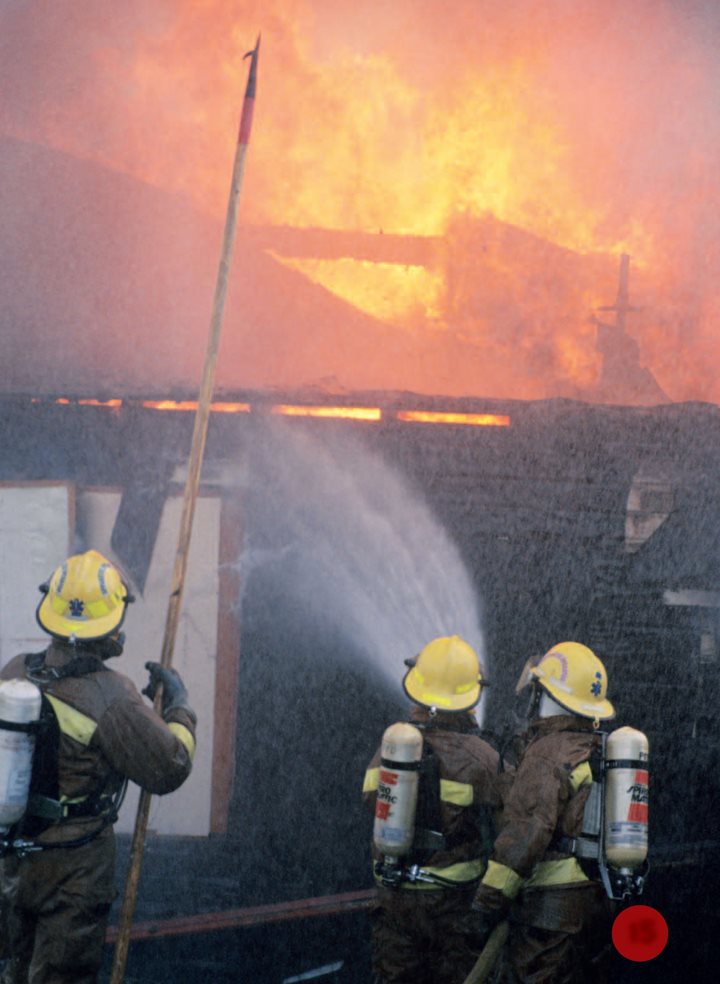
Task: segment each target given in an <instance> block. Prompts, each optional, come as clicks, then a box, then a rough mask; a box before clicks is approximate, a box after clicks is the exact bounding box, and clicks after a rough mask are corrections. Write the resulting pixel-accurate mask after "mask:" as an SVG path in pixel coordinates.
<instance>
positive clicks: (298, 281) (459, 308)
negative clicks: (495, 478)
mask: <svg viewBox="0 0 720 984" xmlns="http://www.w3.org/2000/svg"><path fill="white" fill-rule="evenodd" d="M372 6H373V5H367V4H363V3H353V4H352V5H346V4H344V3H335V2H332V3H331V2H329V0H317V2H313V3H312V4H310V3H306V2H303V0H300V2H298V3H293V4H287V3H284V2H281V0H269V2H267V3H263V4H261V5H258V4H257V3H255V2H254V0H247V2H244V3H240V4H238V3H230V2H229V0H216V2H214V3H212V4H208V5H198V4H188V3H186V2H184V0H164V2H163V3H162V4H160V5H153V4H145V3H144V2H139V0H138V2H133V3H131V4H130V5H123V10H122V11H120V10H119V9H118V8H117V7H116V5H112V4H110V3H107V2H99V3H98V5H97V7H96V9H95V10H94V12H93V13H92V14H90V13H87V12H84V13H83V15H82V16H79V15H78V14H77V11H76V9H75V5H73V4H72V3H68V2H67V0H54V2H52V3H48V2H46V0H36V2H35V3H33V4H31V5H26V4H19V5H17V4H15V5H8V6H7V9H3V13H2V15H0V18H1V26H2V31H0V37H1V38H2V39H3V40H2V41H0V44H2V55H3V57H2V59H0V61H1V63H2V73H3V75H2V78H3V85H4V92H5V93H6V98H5V99H4V101H3V105H2V107H1V108H0V131H1V132H3V133H4V134H6V137H5V138H4V140H3V144H2V154H1V157H0V159H1V160H2V164H3V179H4V180H3V184H4V187H3V190H2V192H0V197H1V201H0V206H1V217H2V219H3V242H2V247H1V248H2V253H3V256H2V258H3V260H4V262H5V266H6V269H5V270H4V272H3V281H2V284H1V288H2V305H1V307H0V316H1V317H2V324H3V328H4V331H5V334H6V336H8V338H9V342H8V344H9V352H8V354H9V359H6V365H8V364H9V365H10V367H11V372H10V374H9V375H10V378H9V379H8V380H7V382H6V384H5V385H6V386H8V387H10V388H18V387H20V388H33V389H34V388H35V387H36V386H37V385H38V381H40V385H42V386H43V387H45V388H52V389H56V390H57V389H60V388H63V389H65V388H66V387H67V386H69V385H72V388H77V387H75V386H74V380H76V379H79V380H81V382H82V383H85V382H86V381H87V379H88V377H91V378H92V379H93V380H96V381H97V383H98V384H102V385H103V386H107V387H112V388H114V387H115V386H116V385H117V384H118V383H121V384H122V387H123V389H127V388H131V387H135V386H137V387H138V388H142V389H146V388H147V385H148V384H149V383H157V384H158V385H160V386H162V387H163V388H167V387H168V386H171V385H173V384H178V385H179V384H186V383H188V382H191V381H194V380H195V379H196V378H197V372H198V369H197V365H198V362H199V361H200V359H199V356H198V353H199V351H200V350H201V348H202V343H203V339H204V337H205V330H206V324H207V321H208V317H209V307H210V298H211V294H212V282H213V277H214V271H215V267H216V263H217V252H218V245H219V234H220V229H221V225H222V219H221V215H222V209H223V205H224V202H225V196H226V191H227V182H228V175H229V170H230V168H229V163H230V156H231V152H232V144H233V136H234V135H235V134H236V132H237V116H238V112H239V103H240V98H241V94H242V90H243V83H244V64H243V59H242V56H243V54H244V53H245V51H247V49H248V48H249V47H250V45H251V44H252V42H253V41H254V39H255V37H256V35H257V32H258V30H261V31H262V33H263V71H262V75H261V78H260V81H259V87H258V99H257V110H256V126H255V130H254V134H253V147H252V150H251V154H250V157H249V162H248V173H247V181H246V189H245V191H244V193H243V203H242V210H241V211H242V215H241V228H242V229H243V230H245V231H246V232H247V231H249V230H250V228H251V227H252V228H257V229H262V230H264V231H267V230H268V229H269V230H271V231H272V230H278V229H281V230H282V231H281V232H278V233H277V236H275V234H273V235H271V236H270V239H269V240H268V238H267V237H266V236H264V233H263V236H264V239H263V246H262V248H260V246H259V239H258V237H255V238H254V239H253V237H252V236H251V237H249V238H248V237H247V236H246V237H245V238H244V239H243V237H242V236H241V237H240V241H239V242H238V248H237V251H236V261H235V264H234V269H233V271H232V279H231V291H232V293H233V296H232V297H231V298H230V310H229V311H228V318H227V329H228V330H227V332H226V335H227V336H229V340H227V341H226V342H224V347H225V351H224V353H223V357H222V359H221V367H220V371H219V375H218V384H219V385H220V386H229V387H236V386H253V387H254V386H258V385H261V386H280V387H284V386H287V385H292V386H297V385H298V384H301V383H302V384H307V383H313V382H316V381H317V380H322V379H325V378H331V379H332V378H334V379H336V380H337V381H339V384H340V385H341V386H344V387H347V388H351V389H357V388H361V389H362V388H367V387H370V388H377V387H382V388H390V389H415V390H420V391H425V392H432V393H448V394H453V395H486V396H500V397H508V398H521V399H532V398H539V397H547V396H558V395H566V396H588V395H589V397H590V398H591V399H597V398H599V399H607V400H608V401H611V402H645V403H647V402H653V401H654V400H655V399H659V400H660V399H662V398H663V397H664V394H668V396H669V397H670V398H671V399H676V400H687V399H695V400H697V399H700V400H716V399H718V398H719V397H720V391H719V390H718V385H719V384H718V382H717V379H716V374H715V373H714V370H713V366H714V363H715V361H716V346H717V342H716V338H715V335H716V333H715V330H714V325H715V313H716V311H717V310H718V296H717V288H716V285H717V283H718V282H720V278H718V268H719V267H720V254H719V253H718V250H717V241H718V237H717V235H716V226H717V217H716V204H715V203H716V201H717V195H716V192H715V172H714V168H713V163H712V162H713V161H714V160H716V158H717V152H716V151H717V149H716V146H715V144H716V142H717V137H716V134H715V127H714V126H713V125H711V119H712V117H711V115H710V113H709V112H708V111H709V110H712V109H713V107H714V105H715V99H714V86H715V82H716V76H717V69H716V65H715V59H714V57H713V52H712V46H711V45H708V43H707V42H708V39H711V38H714V37H715V36H716V34H717V32H718V31H719V30H720V24H719V23H718V18H717V16H716V15H715V13H714V12H713V10H711V9H710V7H708V6H707V5H703V6H702V9H700V5H697V4H694V3H693V4H689V5H682V7H683V9H682V10H681V9H679V8H678V5H676V4H672V3H670V2H665V0H661V2H658V3H649V2H648V3H646V2H645V0H643V2H638V3H635V4H632V5H629V4H627V3H621V2H620V0H610V2H609V3H600V2H592V3H588V4H584V5H583V6H582V9H579V8H578V7H577V5H570V6H569V7H568V8H567V9H565V8H564V7H563V6H562V5H561V7H558V5H557V4H555V3H547V2H540V3H529V2H528V3H525V2H521V3H518V4H513V5H505V7H507V9H505V7H503V5H498V4H492V3H479V4H478V3H476V2H474V0H473V2H472V3H470V2H469V0H459V2H458V3H456V4H453V5H452V9H451V10H450V9H448V7H447V5H446V4H444V3H440V2H439V0H429V2H428V3H424V4H423V5H422V10H419V9H418V6H417V4H415V3H412V2H409V0H398V3H396V4H393V5H392V7H391V8H387V9H385V8H384V10H383V14H382V16H381V17H378V15H377V12H375V13H371V12H370V10H371V7H372ZM128 7H129V8H131V9H128ZM690 7H692V8H697V9H694V12H693V11H690V9H689V8H690ZM559 10H562V11H563V14H562V16H559V13H558V12H559ZM59 51H62V57H60V56H59V55H58V52H59ZM428 66H431V67H432V70H428ZM20 141H22V143H20ZM41 148H45V150H44V152H43V151H42V150H41ZM49 148H54V150H55V152H56V154H58V155H60V156H53V157H52V158H51V154H50V151H49ZM62 155H72V157H68V156H62ZM131 177H132V179H134V180H131ZM152 189H162V190H161V191H159V190H155V191H153V190H152ZM298 230H300V238H301V239H302V242H301V243H299V238H298V235H296V233H298ZM313 230H315V233H313ZM318 230H321V233H320V232H318ZM330 233H332V235H333V236H336V237H338V236H340V237H342V236H344V237H346V239H347V240H348V242H346V243H345V244H344V245H343V246H342V247H341V248H340V247H338V246H337V239H336V244H335V245H334V246H332V248H329V246H328V243H327V241H322V240H323V236H326V237H327V235H329V234H330ZM293 237H294V238H295V243H294V245H292V244H289V242H288V240H289V239H290V238H293ZM260 238H263V237H260ZM383 238H386V240H387V242H386V243H385V244H381V240H382V239H383ZM273 239H276V240H277V241H276V242H274V243H273V242H272V240H273ZM313 242H315V243H316V244H317V243H318V242H319V246H318V245H315V246H313V245H312V244H313ZM290 247H292V250H293V251H289V249H290ZM338 250H339V252H338ZM621 254H628V255H630V256H632V260H633V294H634V297H635V298H636V299H637V303H638V305H639V306H640V307H641V308H642V311H641V312H640V313H638V315H637V316H636V317H634V318H633V321H632V325H631V326H629V327H628V328H627V334H628V336H629V339H630V343H631V344H630V343H629V344H628V345H626V346H625V349H626V351H628V352H630V353H631V358H632V360H633V362H634V367H635V369H636V370H637V371H633V372H630V373H629V374H628V373H625V372H624V367H623V366H622V365H621V366H620V369H621V371H620V374H619V375H620V377H621V378H620V385H618V378H617V377H618V374H617V373H613V378H612V379H610V380H608V379H607V378H604V370H603V356H604V355H605V356H606V354H607V353H606V352H605V353H601V352H600V351H598V347H597V344H596V341H597V340H596V327H595V325H594V324H593V322H592V320H591V318H592V314H593V312H594V311H596V310H597V309H598V307H600V306H601V305H603V304H607V301H608V298H609V297H612V294H613V292H614V289H615V282H616V275H617V274H616V271H617V260H618V257H619V256H620V255H621ZM30 346H32V353H33V354H32V356H30V355H29V353H28V349H29V348H30ZM648 373H649V374H651V377H652V379H654V380H655V381H656V382H657V389H655V388H654V387H653V385H652V382H649V381H648V376H647V374H648ZM605 375H606V374H605ZM31 384H32V385H31ZM93 389H97V387H93Z"/></svg>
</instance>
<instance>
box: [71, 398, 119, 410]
mask: <svg viewBox="0 0 720 984" xmlns="http://www.w3.org/2000/svg"><path fill="white" fill-rule="evenodd" d="M77 402H78V406H81V407H110V408H111V409H116V408H117V407H121V406H122V403H123V401H122V400H117V399H115V400H78V401H77Z"/></svg>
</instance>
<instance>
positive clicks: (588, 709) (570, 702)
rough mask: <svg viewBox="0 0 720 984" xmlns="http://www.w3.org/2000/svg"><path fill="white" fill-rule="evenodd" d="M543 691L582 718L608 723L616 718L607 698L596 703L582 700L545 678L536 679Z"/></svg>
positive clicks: (571, 712)
mask: <svg viewBox="0 0 720 984" xmlns="http://www.w3.org/2000/svg"><path fill="white" fill-rule="evenodd" d="M534 679H535V680H537V682H538V683H539V684H540V686H541V687H542V688H543V690H545V691H547V693H548V694H550V696H551V697H552V699H553V700H554V701H556V702H557V703H558V704H560V706H561V707H564V708H565V710H566V711H569V713H570V714H579V715H580V717H585V718H592V719H597V720H599V721H607V720H609V719H610V718H614V717H615V708H614V707H613V705H612V704H611V703H610V701H609V700H608V699H607V698H603V699H602V700H596V701H588V700H581V699H580V698H579V697H575V696H574V695H573V694H567V693H565V691H564V690H562V689H561V688H560V687H555V686H553V684H552V683H551V682H549V681H548V680H546V679H544V678H543V677H537V676H535V677H534Z"/></svg>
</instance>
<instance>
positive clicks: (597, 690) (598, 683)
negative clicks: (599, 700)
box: [590, 670, 602, 697]
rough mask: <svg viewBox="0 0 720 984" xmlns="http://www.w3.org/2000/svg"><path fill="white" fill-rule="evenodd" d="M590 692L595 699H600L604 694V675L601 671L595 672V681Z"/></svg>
mask: <svg viewBox="0 0 720 984" xmlns="http://www.w3.org/2000/svg"><path fill="white" fill-rule="evenodd" d="M590 690H591V691H592V694H593V696H594V697H599V696H600V694H601V693H602V673H601V672H600V671H599V670H596V671H595V679H594V680H593V682H592V683H591V684H590Z"/></svg>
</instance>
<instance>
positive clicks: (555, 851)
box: [473, 642, 615, 984]
mask: <svg viewBox="0 0 720 984" xmlns="http://www.w3.org/2000/svg"><path fill="white" fill-rule="evenodd" d="M534 662H536V663H537V665H535V666H533V665H532V663H533V661H532V660H529V661H528V664H527V665H526V667H525V669H524V670H523V673H522V675H521V677H520V680H519V681H518V692H521V691H522V690H524V689H525V688H526V687H529V688H530V691H531V697H530V712H529V717H530V722H531V723H530V726H529V728H528V730H527V732H526V734H525V735H524V736H523V737H524V741H523V746H522V750H521V752H520V756H519V761H518V764H517V770H516V773H515V776H514V779H513V783H512V786H511V787H510V789H509V792H508V793H507V795H505V796H504V803H503V816H502V825H501V829H500V832H499V834H498V836H497V839H496V840H495V844H494V847H493V851H492V854H491V856H490V861H489V864H488V868H487V871H486V872H485V874H484V876H483V879H482V882H481V884H480V887H479V888H478V891H477V894H476V896H475V900H474V903H473V908H474V909H475V910H476V911H477V912H479V913H480V922H481V923H482V924H483V926H484V931H485V933H486V934H487V933H488V932H490V930H491V929H492V928H493V927H494V926H495V925H496V924H497V923H498V922H499V921H501V920H502V919H504V918H505V917H506V916H509V919H510V933H509V937H508V941H507V945H506V948H505V952H504V955H503V959H502V961H501V963H502V971H501V978H502V980H503V981H505V982H513V984H520V982H531V981H532V984H550V982H553V984H596V982H601V981H604V980H605V979H606V973H607V961H608V959H609V957H610V954H611V944H610V924H611V917H612V912H611V910H610V902H609V901H608V899H607V896H606V894H605V892H604V890H603V887H602V884H601V882H600V880H599V872H598V866H597V864H596V863H593V862H588V861H586V860H585V859H583V860H582V861H581V860H580V859H579V858H578V857H576V856H575V855H574V847H573V845H574V839H575V838H578V837H579V836H580V834H581V831H582V825H583V814H584V808H585V804H586V801H587V799H588V796H589V793H590V788H591V786H592V783H593V770H592V763H593V762H594V761H595V758H596V756H597V755H598V754H599V748H600V743H601V739H600V736H599V734H598V728H599V726H600V722H601V721H606V720H608V719H610V718H612V717H614V714H615V712H614V710H613V706H612V704H611V703H610V701H609V700H608V699H607V697H606V692H607V674H606V672H605V667H604V666H603V664H602V663H601V661H600V660H599V659H598V657H597V656H596V655H595V654H594V653H593V652H592V650H591V649H588V647H587V646H584V645H582V644H581V643H578V642H562V643H559V644H558V645H556V646H553V647H552V649H550V650H549V651H548V652H547V653H546V654H545V655H544V656H543V657H542V658H541V659H540V660H539V662H538V661H537V660H535V661H534Z"/></svg>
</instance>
